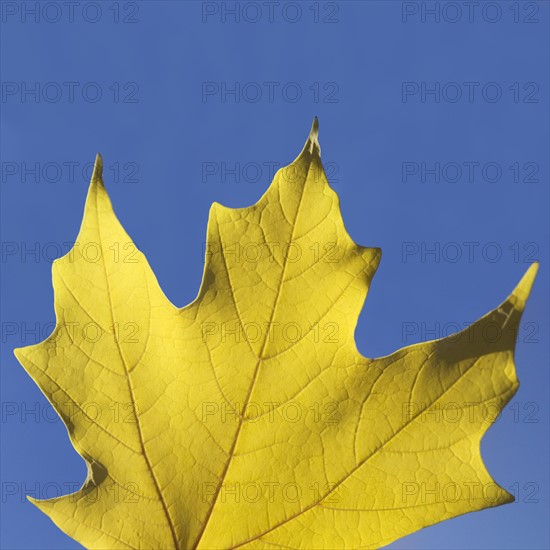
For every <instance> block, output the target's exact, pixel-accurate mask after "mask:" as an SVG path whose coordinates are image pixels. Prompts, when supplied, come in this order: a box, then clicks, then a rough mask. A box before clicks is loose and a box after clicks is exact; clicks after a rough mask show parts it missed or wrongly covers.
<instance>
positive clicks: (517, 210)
mask: <svg viewBox="0 0 550 550" xmlns="http://www.w3.org/2000/svg"><path fill="white" fill-rule="evenodd" d="M49 4H50V7H49V8H48V11H46V12H44V11H42V12H41V13H40V18H41V20H40V21H38V22H36V17H37V16H36V15H33V14H32V13H25V12H24V11H22V10H23V6H22V5H21V4H16V3H13V2H4V3H3V6H2V10H3V22H2V44H1V45H2V54H1V55H2V67H1V70H2V81H3V83H4V84H3V85H4V88H3V92H4V95H3V97H2V104H1V107H2V133H1V136H2V160H3V165H2V182H1V187H2V240H3V241H4V242H5V243H6V242H7V243H11V244H8V245H5V246H7V248H5V249H4V252H5V253H6V254H4V257H3V259H2V270H3V285H2V320H3V325H2V329H3V339H2V370H1V381H2V388H1V392H2V393H1V399H2V403H3V413H4V414H3V418H2V424H1V428H2V446H1V458H2V471H1V476H2V514H1V544H2V547H3V548H6V549H15V548H21V549H23V548H28V549H37V548H40V549H64V548H67V549H69V548H78V545H77V544H76V543H75V542H74V541H72V540H71V539H69V538H68V537H66V536H65V535H63V534H62V533H61V532H60V531H59V530H58V529H57V528H56V527H55V526H54V525H53V524H52V523H51V522H50V521H49V519H48V518H47V517H46V516H44V515H42V514H41V513H40V512H39V511H38V510H37V509H36V508H34V507H33V506H32V505H31V504H29V503H27V502H26V501H25V498H24V496H23V495H24V494H25V493H31V494H32V493H33V491H35V489H36V488H38V489H40V491H41V492H42V493H43V494H44V493H45V495H46V496H54V495H55V494H56V492H57V491H59V490H60V489H63V488H65V489H68V488H69V486H68V485H63V484H64V483H67V482H68V483H72V484H73V488H74V484H77V483H80V482H81V481H82V480H83V479H84V477H85V468H84V463H83V461H82V460H81V459H80V458H79V456H78V455H77V454H76V453H75V451H74V450H73V449H72V447H71V445H70V442H69V440H68V437H67V435H66V431H65V428H64V427H63V425H62V424H61V422H51V421H48V420H49V418H50V416H49V415H50V414H51V411H48V409H41V410H40V413H39V416H38V418H36V417H35V416H33V414H32V412H29V411H32V409H33V408H34V407H35V406H37V405H36V404H37V403H38V406H39V407H43V406H44V405H45V403H46V401H45V399H44V397H43V396H42V394H41V393H40V391H39V390H38V388H37V387H36V386H35V385H34V383H33V382H32V381H31V380H30V378H29V377H28V376H27V375H26V374H25V372H24V370H23V369H22V368H21V367H20V366H19V365H18V363H17V362H16V360H15V358H14V357H13V354H12V349H13V348H14V347H18V346H21V345H24V344H29V343H33V342H36V341H37V340H40V339H41V337H40V336H37V335H33V334H28V333H26V334H23V333H22V332H24V331H25V330H27V331H28V330H31V329H33V328H34V326H35V324H36V323H39V325H40V327H46V328H44V329H43V330H44V334H43V335H44V336H45V335H46V334H47V333H48V332H49V330H48V328H47V324H48V323H51V322H53V320H54V313H53V295H52V288H51V273H50V270H51V261H49V260H48V258H49V259H50V260H51V258H53V257H55V256H56V255H59V254H61V253H64V252H65V251H66V250H67V245H65V244H63V243H68V242H70V241H71V240H74V238H75V236H76V234H77V231H78V228H79V225H80V221H81V214H82V209H83V205H84V198H85V195H86V190H87V181H86V178H85V177H82V168H83V166H84V165H85V164H86V163H89V162H92V161H93V159H94V156H95V153H96V152H97V151H101V153H102V154H103V157H104V161H105V164H106V167H107V168H106V170H105V172H106V178H105V179H106V185H107V186H108V189H109V192H110V194H111V197H112V200H113V203H114V206H115V209H116V212H117V213H118V215H119V217H120V219H121V220H122V222H123V223H124V225H125V227H126V229H127V230H128V232H129V233H130V235H131V236H132V237H133V239H134V241H135V242H136V244H137V245H138V246H139V248H141V250H143V251H144V252H145V254H146V255H147V257H148V259H149V261H150V263H151V264H152V266H153V268H154V269H155V271H156V274H157V276H158V279H159V281H160V283H161V285H162V287H163V289H164V291H165V292H166V294H167V295H168V297H169V298H170V299H171V300H172V301H173V302H174V303H176V304H178V305H184V304H185V303H187V302H189V301H190V300H192V299H193V298H194V297H195V295H196V292H197V289H198V285H199V283H200V278H201V274H202V256H203V251H202V243H203V241H204V236H205V228H206V220H207V213H208V209H209V207H210V204H211V202H212V201H219V202H222V203H225V204H228V205H232V206H237V205H238V206H244V205H249V204H251V203H252V202H254V201H255V200H256V199H257V198H258V197H259V196H260V195H261V194H262V193H263V191H264V190H265V189H266V187H267V186H268V185H269V178H270V173H269V170H268V168H267V166H266V164H268V163H277V165H278V166H281V165H283V164H286V163H288V162H290V161H291V160H292V159H293V158H295V156H296V154H297V153H298V152H299V151H300V149H301V147H302V145H303V142H304V141H305V138H306V136H307V133H308V131H309V126H310V124H311V120H312V118H313V116H314V115H318V116H319V119H320V127H321V132H320V141H321V145H322V150H323V159H324V162H325V163H331V169H330V171H329V175H330V179H331V181H332V184H333V186H334V188H335V189H336V190H337V191H338V193H339V194H340V197H341V202H342V209H343V216H344V219H345V221H346V225H347V227H348V229H349V231H350V233H351V235H352V237H353V238H354V239H355V240H356V241H357V242H359V243H361V244H365V245H372V246H380V247H382V248H383V258H382V262H381V265H380V268H379V271H378V273H377V275H376V276H375V279H374V283H373V285H372V288H371V293H370V294H369V298H368V300H367V303H366V307H365V309H364V312H363V314H362V315H361V318H360V322H359V325H358V328H357V333H356V337H357V342H358V346H359V349H360V350H361V351H362V352H363V353H364V354H366V355H367V356H371V357H372V356H379V355H385V354H387V353H390V352H391V351H393V350H395V349H397V348H399V347H401V346H403V345H404V344H411V343H414V342H417V341H420V340H425V339H432V338H433V337H434V336H441V335H444V334H442V332H445V331H446V330H448V329H449V330H450V329H452V327H453V326H456V325H457V324H463V323H467V322H470V321H473V320H474V319H476V318H478V317H479V316H481V315H483V314H484V313H485V312H487V311H488V310H490V309H491V308H493V307H495V306H496V305H497V304H498V303H500V301H501V300H502V299H504V298H505V296H506V295H507V294H508V293H509V291H510V290H511V289H512V288H513V287H514V285H515V284H516V282H517V281H518V280H519V278H520V277H521V275H522V274H523V272H524V271H525V270H526V268H527V266H528V263H530V262H531V261H533V259H535V258H536V259H538V260H540V261H541V270H540V272H539V278H538V280H537V282H536V285H535V288H534V291H533V295H532V297H531V300H530V301H529V303H528V307H527V310H526V313H525V316H524V319H523V322H522V329H521V330H520V336H519V342H518V347H517V354H516V361H517V369H518V374H519V378H520V380H521V388H520V390H519V391H518V393H517V394H516V396H515V397H514V398H513V400H512V403H511V405H510V407H508V408H507V409H506V410H505V411H504V413H503V415H502V418H501V419H500V420H499V421H498V422H497V423H496V425H495V426H494V427H493V428H491V430H490V431H489V433H488V434H487V436H486V437H485V439H484V441H483V445H482V450H483V456H484V459H485V461H486V464H487V466H488V468H489V471H490V472H491V473H492V475H493V477H494V478H495V479H496V480H497V481H498V482H499V483H500V484H501V485H503V486H504V487H506V488H509V489H511V490H514V491H515V492H516V494H517V495H518V497H519V498H517V501H516V503H514V504H511V505H508V506H504V507H500V508H496V509H491V510H487V511H483V512H480V513H476V514H470V515H467V516H463V517H461V518H457V519H454V520H451V521H448V522H445V523H443V524H440V525H437V526H434V527H431V528H428V529H425V530H423V531H421V532H418V533H416V534H413V535H411V536H409V537H407V538H406V539H403V540H401V541H398V542H396V543H395V544H393V545H392V546H391V547H392V548H400V549H405V548H417V549H420V548H423V549H425V548H457V549H458V548H469V547H471V548H480V549H481V548H483V549H489V548H540V549H542V548H548V547H549V540H548V513H549V510H548V489H549V478H548V475H549V474H548V460H549V456H548V433H549V425H548V390H549V378H548V371H549V356H548V302H549V297H548V273H549V258H548V235H549V231H548V210H549V208H548V207H549V194H548V190H549V177H548V151H549V136H548V121H549V109H548V92H549V89H548V88H549V87H548V67H549V63H548V61H549V60H548V51H549V49H548V48H549V45H548V28H549V25H548V23H549V14H548V8H549V4H548V2H539V1H537V2H529V3H522V4H521V5H518V4H514V3H513V2H501V3H494V2H493V3H491V4H492V7H490V8H487V9H485V11H482V9H481V7H480V6H478V7H477V8H476V11H475V12H474V13H473V15H472V17H470V16H469V14H468V11H467V7H466V6H465V5H464V4H463V3H461V2H459V3H458V5H459V7H461V9H462V14H459V13H457V12H456V10H455V8H453V7H452V6H451V7H448V6H447V7H445V5H446V4H447V3H446V2H442V3H437V4H439V8H440V9H441V10H442V11H441V12H440V14H439V22H435V21H434V18H435V16H434V15H430V14H426V13H424V14H422V13H421V5H420V4H416V5H413V4H411V3H408V2H406V3H404V4H403V3H401V2H397V1H388V2H377V1H363V2H360V1H356V2H355V1H354V2H339V3H338V4H335V3H331V2H317V3H316V2H309V1H306V2H302V3H301V4H300V8H301V14H299V13H297V11H296V9H295V4H293V3H288V2H284V1H281V2H280V4H279V5H278V7H277V6H275V7H274V12H273V13H272V14H270V13H269V11H268V8H267V7H266V6H265V5H263V4H262V3H255V2H251V3H247V4H248V5H249V7H247V8H246V11H245V12H244V13H241V20H240V22H236V21H235V16H234V15H231V14H230V13H223V8H222V5H221V4H225V7H226V8H230V7H231V4H233V3H225V2H222V3H221V4H218V8H217V9H218V11H217V13H213V14H211V15H209V14H208V13H210V12H213V11H215V8H214V7H213V4H212V3H210V2H206V3H200V2H162V1H161V2H139V3H132V2H129V3H126V2H120V3H117V2H102V3H101V5H100V7H101V14H98V13H97V10H96V9H95V7H94V5H89V4H90V3H87V2H80V3H78V5H77V6H76V7H75V11H74V13H73V14H72V15H71V14H70V13H69V12H68V8H67V7H63V4H62V3H61V2H60V3H56V2H51V3H49ZM244 4H245V3H244V2H241V3H240V5H241V8H242V7H243V5H244ZM432 4H433V3H432V2H429V3H428V5H432ZM482 4H483V2H482ZM33 5H34V2H27V8H29V7H32V6H33ZM41 5H42V6H44V5H45V3H42V4H41ZM455 5H456V3H455ZM495 5H496V7H495ZM51 6H53V7H51ZM250 6H251V7H250ZM258 8H259V9H260V10H261V13H259V12H258ZM59 9H61V10H62V11H59ZM204 10H207V12H208V13H205V12H204ZM403 10H405V12H403ZM499 10H500V11H499ZM415 11H416V13H415ZM12 12H15V13H12ZM404 13H405V16H404ZM58 17H60V20H59V21H57V22H56V19H57V18H58ZM258 17H259V20H258V21H257V22H254V20H255V19H256V18H258ZM71 18H72V19H73V21H72V22H71V21H70V19H71ZM117 18H118V22H116V21H117ZM270 18H271V19H272V21H270ZM316 19H318V21H316ZM423 19H424V20H423ZM293 20H294V22H292V21H293ZM451 20H456V22H455V23H453V22H451ZM94 21H95V22H94ZM132 21H135V22H132ZM67 82H74V83H76V84H74V94H75V95H74V97H71V96H70V95H69V85H68V84H63V83H67ZM204 82H210V83H214V84H210V85H208V86H210V87H209V88H208V89H209V90H213V93H211V94H210V95H206V96H205V95H203V93H202V92H203V83H204ZM235 82H238V83H240V85H241V94H240V101H239V102H236V101H235V96H234V95H230V94H228V95H227V96H225V97H222V95H221V94H220V93H218V92H216V86H217V87H218V88H219V89H220V90H221V88H222V86H223V84H222V83H225V86H226V87H227V88H234V86H235ZM269 82H272V83H277V84H271V85H268V84H266V83H269ZM403 82H409V83H412V84H409V85H408V88H407V89H408V90H410V91H411V93H410V94H409V95H407V96H406V98H404V97H403V95H402V88H403ZM422 82H425V83H426V84H427V86H428V87H430V86H431V87H433V84H434V82H439V83H440V95H439V97H438V99H439V102H436V101H435V99H436V98H435V97H434V95H433V94H432V95H429V94H428V95H427V96H425V97H424V98H422V96H421V86H422V84H421V83H422ZM464 82H475V83H478V84H475V85H474V84H471V85H464V84H463V83H464ZM35 83H38V86H39V94H40V95H39V97H36V96H34V95H33V94H32V93H29V94H25V93H23V90H24V86H25V85H26V86H27V88H29V87H32V86H34V85H35ZM48 83H49V84H48ZM128 83H130V84H128ZM247 83H251V84H248V85H246V84H247ZM415 83H416V84H415ZM448 83H451V84H448ZM453 83H458V85H459V87H460V89H461V90H462V97H461V98H459V99H457V100H456V101H454V100H455V98H456V91H457V87H456V84H453ZM488 83H493V84H489V86H487V84H488ZM516 83H517V84H516ZM528 83H531V84H528ZM532 83H534V84H532ZM269 86H272V89H273V90H274V95H273V96H272V97H271V98H270V96H269V94H268V89H269ZM416 86H418V90H419V91H418V93H415V90H416ZM468 86H470V88H468ZM510 87H511V88H510ZM258 89H260V90H262V91H263V93H262V96H261V97H259V98H258V100H257V101H252V100H253V99H255V97H256V93H257V91H258ZM468 89H470V90H472V92H473V94H474V95H473V96H472V98H471V101H470V97H469V96H468ZM59 90H61V96H60V97H59V100H56V95H57V94H58V93H59ZM98 90H100V91H101V94H102V95H101V98H100V99H99V100H98V101H96V102H94V101H93V99H94V97H95V95H96V93H97V92H98ZM117 90H118V92H117ZM297 90H299V91H300V92H301V98H300V99H299V100H298V101H294V102H293V101H292V100H293V99H294V98H295V95H296V93H297ZM498 90H501V93H502V95H501V97H500V98H497V97H496V96H495V93H497V92H498ZM317 92H318V93H317ZM247 99H248V100H247ZM405 99H406V101H405ZM535 99H536V100H538V101H537V102H533V100H535ZM23 100H25V101H23ZM132 100H133V101H132ZM423 100H424V101H423ZM221 162H225V163H227V168H232V167H233V165H234V164H235V163H237V162H238V163H240V168H241V169H244V174H241V177H240V181H239V182H236V181H235V177H234V175H232V174H230V173H229V174H228V173H224V174H223V177H222V174H221V172H218V173H217V174H207V175H204V174H203V171H204V170H205V167H208V168H209V169H210V168H211V167H212V166H215V165H217V166H218V168H219V170H220V171H221V170H222V169H223V167H222V166H221V165H220V163H221ZM436 162H439V163H441V167H443V165H444V164H445V163H458V164H459V165H462V168H463V173H462V176H461V177H459V178H458V181H455V182H453V181H450V180H452V179H456V178H455V172H454V167H455V165H454V164H450V165H448V166H447V169H446V171H445V172H444V173H443V175H442V176H441V179H440V182H439V183H436V182H434V176H433V175H431V174H429V173H428V174H424V176H425V179H426V181H425V182H423V181H422V175H421V173H420V170H421V168H422V166H421V163H425V167H426V168H428V169H429V168H431V167H433V165H434V163H436ZM469 162H472V163H479V166H475V165H470V166H473V169H474V170H475V173H474V177H473V181H469V177H468V173H467V167H466V166H465V165H464V164H463V163H469ZM22 163H26V168H27V169H28V168H32V167H34V165H35V163H39V169H40V170H41V171H42V172H43V173H42V174H40V175H39V176H38V179H39V181H38V182H36V181H35V179H34V178H35V176H34V175H32V174H27V175H26V180H25V178H24V177H23V176H22V173H21V172H22V170H24V168H25V167H24V166H23V165H22ZM47 163H53V164H47ZM64 163H65V164H64ZM68 163H78V164H76V167H75V174H74V177H72V174H71V173H70V172H69V168H68ZM116 163H118V169H117V164H116ZM205 163H208V164H205ZM212 163H215V164H212ZM247 163H250V164H248V165H247V166H246V167H245V165H246V164H247ZM403 163H412V164H407V165H406V166H407V167H408V170H410V171H411V174H408V175H407V176H406V178H405V180H406V181H403V179H404V178H403V174H402V172H403ZM415 163H416V164H415ZM487 163H496V164H491V165H488V166H486V167H485V172H482V171H481V168H482V167H483V166H485V165H486V164H487ZM515 163H519V164H515ZM527 163H531V164H527ZM514 166H515V167H514ZM258 167H260V168H261V174H259V176H258V177H257V169H258ZM415 167H416V168H418V170H419V173H418V174H415V173H413V172H414V170H415ZM497 167H500V169H501V171H502V174H501V176H500V180H499V181H490V180H494V179H496V176H495V174H497V172H496V170H497ZM510 167H512V168H510ZM117 170H118V173H117ZM518 170H519V172H518ZM14 172H15V173H14ZM515 177H518V178H519V180H520V181H519V182H515V181H514V179H515ZM24 180H25V181H24ZM117 180H118V181H117ZM123 180H126V181H123ZM224 180H225V181H224ZM256 180H257V181H256ZM524 180H526V181H524ZM37 242H38V243H39V245H38V246H39V253H40V258H39V261H36V259H35V257H34V256H33V255H32V254H26V253H25V251H28V249H29V248H33V247H34V246H35V243H37ZM467 242H476V243H479V244H478V245H476V246H475V247H474V249H473V257H472V258H471V259H470V257H469V256H468V249H467V247H466V245H464V244H463V243H467ZM48 243H50V244H48ZM51 243H54V244H51ZM403 243H409V244H407V245H404V244H403ZM411 243H412V244H411ZM434 243H439V245H438V246H439V247H440V253H439V257H437V256H435V255H433V254H432V255H429V254H428V255H423V254H422V253H421V252H422V250H424V251H425V249H426V248H433V247H434V246H437V245H435V244H434ZM453 243H454V244H453ZM457 243H458V245H457ZM403 246H407V247H409V248H407V250H409V251H410V254H408V255H407V256H406V257H404V256H403ZM457 246H458V248H457ZM14 247H15V248H14ZM417 247H418V248H417ZM14 250H15V252H14ZM56 250H57V251H58V252H57V253H56ZM417 250H418V252H416V251H417ZM12 252H14V253H12ZM499 252H500V257H499V258H497V257H496V256H498V254H499ZM457 253H461V254H462V256H461V257H460V258H458V259H457V258H456V254H457ZM405 260H406V261H405ZM454 260H456V261H454ZM404 323H405V324H404ZM14 327H15V328H14ZM14 330H15V331H16V334H11V332H13V331H14ZM433 330H435V331H436V332H435V333H434V332H433ZM6 407H7V408H6ZM13 407H15V410H16V412H15V414H7V413H11V412H13V411H14V409H13ZM533 420H535V421H536V422H533Z"/></svg>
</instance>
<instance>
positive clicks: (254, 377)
mask: <svg viewBox="0 0 550 550" xmlns="http://www.w3.org/2000/svg"><path fill="white" fill-rule="evenodd" d="M312 160H313V157H311V158H310V159H309V163H308V167H307V171H306V175H305V179H304V183H303V186H302V192H301V194H300V200H299V201H298V207H297V208H296V216H295V217H294V223H293V224H292V230H291V233H290V242H292V241H293V239H294V232H295V230H296V226H297V225H298V218H299V215H300V209H301V206H302V202H303V198H304V194H305V188H306V184H307V179H308V176H309V171H310V168H311V164H312ZM216 222H217V220H216ZM218 226H219V225H218ZM221 254H222V255H223V247H222V248H221ZM224 262H225V256H224ZM287 265H288V254H287V255H286V256H285V258H284V263H283V268H282V270H281V277H280V279H279V285H278V287H277V292H276V295H275V301H274V302H273V309H272V311H271V317H270V319H269V324H268V325H267V326H268V330H266V335H265V338H264V341H263V343H262V347H261V349H260V352H259V354H258V358H257V361H256V365H255V367H254V373H253V375H252V380H251V382H250V385H249V387H248V392H247V395H246V399H245V401H244V405H243V407H242V409H241V414H240V416H239V424H238V426H237V431H236V433H235V437H234V439H233V443H232V445H231V448H230V450H229V453H228V458H227V461H226V463H225V466H224V470H223V472H222V475H221V478H220V482H219V484H218V487H217V488H216V492H215V493H214V498H213V500H212V506H211V507H210V509H209V511H208V514H207V515H206V517H205V520H204V524H203V527H202V529H201V530H200V531H199V534H198V536H197V538H196V540H195V542H194V543H193V544H192V546H191V548H193V549H197V548H198V546H199V544H200V541H201V540H202V537H203V536H204V534H205V532H206V528H207V527H208V525H209V522H210V519H211V517H212V514H213V512H214V508H215V507H216V504H217V502H218V497H219V494H220V492H221V489H222V487H223V483H224V481H225V478H226V476H227V472H228V471H229V467H230V466H231V462H232V460H233V457H234V454H235V449H236V447H237V443H238V441H239V436H240V433H241V431H242V428H243V426H244V413H245V411H246V408H247V407H248V403H249V401H250V397H251V396H252V391H253V389H254V385H255V383H256V380H257V378H258V373H259V371H260V365H261V364H262V361H263V354H264V352H265V348H266V346H267V343H268V342H269V336H270V334H271V327H272V323H273V319H274V318H275V314H276V312H277V306H278V304H279V298H280V296H281V291H282V288H283V284H284V282H285V273H286V268H287ZM226 268H227V264H226ZM227 277H228V279H229V278H230V274H229V269H227ZM235 306H236V304H235Z"/></svg>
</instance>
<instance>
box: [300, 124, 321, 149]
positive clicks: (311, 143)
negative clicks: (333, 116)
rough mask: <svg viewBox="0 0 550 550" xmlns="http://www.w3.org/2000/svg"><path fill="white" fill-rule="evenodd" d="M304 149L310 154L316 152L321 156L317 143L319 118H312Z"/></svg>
mask: <svg viewBox="0 0 550 550" xmlns="http://www.w3.org/2000/svg"><path fill="white" fill-rule="evenodd" d="M304 150H306V151H308V152H309V153H310V154H311V155H313V154H315V153H317V154H318V155H319V156H321V146H320V145H319V119H318V118H317V117H315V118H314V119H313V124H312V125H311V130H310V131H309V136H308V138H307V142H306V144H305V146H304Z"/></svg>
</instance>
